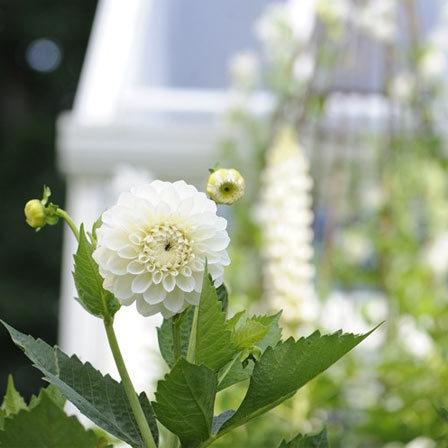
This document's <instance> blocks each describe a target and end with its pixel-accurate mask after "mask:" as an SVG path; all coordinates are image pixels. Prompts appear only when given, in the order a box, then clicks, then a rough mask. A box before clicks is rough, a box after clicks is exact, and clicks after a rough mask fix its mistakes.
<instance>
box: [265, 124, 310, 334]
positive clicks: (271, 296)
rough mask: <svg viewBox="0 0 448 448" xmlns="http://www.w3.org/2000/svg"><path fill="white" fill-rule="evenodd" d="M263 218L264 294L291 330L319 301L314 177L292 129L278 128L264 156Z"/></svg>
mask: <svg viewBox="0 0 448 448" xmlns="http://www.w3.org/2000/svg"><path fill="white" fill-rule="evenodd" d="M261 180H262V189H261V203H260V206H259V210H258V217H259V220H260V222H261V227H262V233H263V237H264V243H263V247H262V255H263V258H264V260H265V264H264V280H265V291H266V296H267V298H268V300H269V302H270V304H271V305H272V306H273V308H277V309H283V311H284V315H283V317H284V321H285V323H286V324H287V325H288V324H289V325H288V326H289V327H290V330H293V329H294V328H295V327H296V326H297V325H298V324H299V323H300V322H309V321H312V320H314V319H315V318H316V317H317V314H318V301H317V298H316V294H315V290H314V284H313V279H314V266H313V263H312V258H313V246H312V240H313V231H312V221H313V213H312V211H311V196H310V190H311V187H312V180H311V177H310V175H309V167H308V162H307V160H306V157H305V154H304V152H303V149H302V148H301V147H300V146H299V144H298V143H297V141H296V136H295V133H294V131H293V130H292V129H290V128H286V129H284V130H282V132H281V133H280V135H279V137H278V139H277V141H276V142H275V143H274V145H273V146H272V148H271V149H270V150H269V152H268V154H267V161H266V168H265V170H264V171H263V173H262V177H261Z"/></svg>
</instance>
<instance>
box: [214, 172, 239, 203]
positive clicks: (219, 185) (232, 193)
mask: <svg viewBox="0 0 448 448" xmlns="http://www.w3.org/2000/svg"><path fill="white" fill-rule="evenodd" d="M244 188H245V182H244V178H243V176H241V174H240V173H239V172H238V171H237V170H235V169H225V168H220V169H219V170H216V171H213V172H212V173H211V174H210V176H209V178H208V182H207V195H208V197H209V198H210V199H212V200H213V201H215V202H216V203H217V204H227V205H230V204H233V203H234V202H236V201H238V199H240V198H241V197H242V196H243V195H244Z"/></svg>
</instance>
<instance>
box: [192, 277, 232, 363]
mask: <svg viewBox="0 0 448 448" xmlns="http://www.w3.org/2000/svg"><path fill="white" fill-rule="evenodd" d="M198 307H199V309H198V310H197V328H196V344H195V363H196V364H204V365H206V366H207V367H209V368H210V369H212V370H215V371H217V370H219V369H220V368H221V367H223V366H225V365H226V364H227V363H228V362H229V361H231V359H232V358H233V356H234V355H235V349H233V348H232V344H231V332H230V330H229V329H228V327H227V324H226V317H225V313H224V312H223V311H222V309H221V303H220V302H219V301H218V296H217V294H216V289H215V287H214V286H213V284H212V282H211V280H210V278H209V276H208V273H207V270H205V272H204V282H203V286H202V292H201V298H200V302H199V305H198Z"/></svg>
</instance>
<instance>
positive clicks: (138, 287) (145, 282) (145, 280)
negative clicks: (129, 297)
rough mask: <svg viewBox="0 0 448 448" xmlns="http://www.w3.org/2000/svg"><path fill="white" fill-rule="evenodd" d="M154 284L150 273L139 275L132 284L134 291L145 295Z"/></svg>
mask: <svg viewBox="0 0 448 448" xmlns="http://www.w3.org/2000/svg"><path fill="white" fill-rule="evenodd" d="M151 283H152V275H151V274H150V273H149V272H148V273H146V274H140V275H137V276H136V277H135V278H134V280H133V282H132V286H131V287H132V291H133V292H134V293H136V294H141V293H144V292H145V291H146V290H147V289H148V287H149V286H150V285H151Z"/></svg>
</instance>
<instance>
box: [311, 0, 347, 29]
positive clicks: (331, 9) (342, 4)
mask: <svg viewBox="0 0 448 448" xmlns="http://www.w3.org/2000/svg"><path fill="white" fill-rule="evenodd" d="M351 7H352V5H351V4H350V2H349V1H348V0H317V4H316V14H317V15H318V17H319V18H320V19H321V20H322V21H323V22H324V23H326V24H327V25H335V24H341V23H342V22H344V21H345V20H348V19H349V17H350V10H351Z"/></svg>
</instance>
